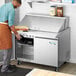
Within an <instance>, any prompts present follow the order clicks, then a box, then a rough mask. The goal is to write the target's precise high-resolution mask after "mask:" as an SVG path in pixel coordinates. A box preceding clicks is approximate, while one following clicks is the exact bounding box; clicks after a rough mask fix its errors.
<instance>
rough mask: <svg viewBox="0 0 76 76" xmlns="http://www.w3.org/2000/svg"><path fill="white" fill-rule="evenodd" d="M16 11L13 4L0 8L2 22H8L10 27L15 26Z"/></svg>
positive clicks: (0, 20)
mask: <svg viewBox="0 0 76 76" xmlns="http://www.w3.org/2000/svg"><path fill="white" fill-rule="evenodd" d="M14 18H15V9H14V7H13V4H12V3H6V4H4V5H3V6H1V7H0V22H5V21H7V20H8V25H9V26H12V25H14Z"/></svg>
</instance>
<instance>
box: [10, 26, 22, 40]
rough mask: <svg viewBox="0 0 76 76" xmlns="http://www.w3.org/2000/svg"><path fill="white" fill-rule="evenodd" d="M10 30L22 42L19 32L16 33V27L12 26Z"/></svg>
mask: <svg viewBox="0 0 76 76" xmlns="http://www.w3.org/2000/svg"><path fill="white" fill-rule="evenodd" d="M10 29H11V30H12V31H13V32H14V34H15V36H16V38H17V39H18V40H20V38H21V37H20V35H19V34H18V32H17V31H16V29H15V26H14V25H12V26H10Z"/></svg>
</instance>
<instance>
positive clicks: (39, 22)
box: [19, 13, 68, 32]
mask: <svg viewBox="0 0 76 76" xmlns="http://www.w3.org/2000/svg"><path fill="white" fill-rule="evenodd" d="M66 19H67V18H66V17H56V16H50V15H44V14H35V13H29V14H27V15H26V16H25V17H24V19H23V20H22V21H21V22H20V23H19V25H27V26H28V27H29V28H30V29H32V30H40V31H49V32H60V31H63V30H64V29H66V28H67V27H68V26H66V25H65V24H66Z"/></svg>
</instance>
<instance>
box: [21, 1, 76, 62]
mask: <svg viewBox="0 0 76 76" xmlns="http://www.w3.org/2000/svg"><path fill="white" fill-rule="evenodd" d="M51 4H52V5H53V4H56V5H59V4H60V3H50V4H48V3H47V4H43V5H42V4H39V5H33V7H34V8H33V9H32V11H33V12H35V13H45V14H49V6H50V5H51ZM60 5H63V6H64V15H65V16H69V17H70V22H69V26H70V27H71V57H70V62H72V63H76V43H75V41H76V4H64V3H63V4H60ZM27 11H29V12H31V9H30V7H29V5H28V4H26V2H25V3H23V6H22V7H21V9H20V18H21V19H22V18H23V17H24V15H25V14H26V12H27Z"/></svg>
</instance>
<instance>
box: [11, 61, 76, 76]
mask: <svg viewBox="0 0 76 76" xmlns="http://www.w3.org/2000/svg"><path fill="white" fill-rule="evenodd" d="M11 63H12V64H15V65H17V61H12V62H11ZM17 66H18V67H21V68H29V69H33V68H39V69H45V70H50V71H54V70H55V69H54V68H53V67H49V66H44V65H39V64H33V63H24V62H22V63H21V64H20V65H17ZM59 72H62V73H67V74H73V75H76V64H73V63H65V64H63V65H62V66H61V67H60V68H59Z"/></svg>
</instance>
